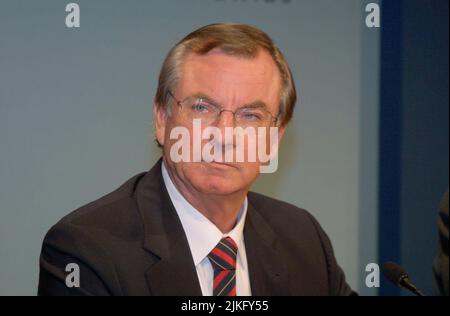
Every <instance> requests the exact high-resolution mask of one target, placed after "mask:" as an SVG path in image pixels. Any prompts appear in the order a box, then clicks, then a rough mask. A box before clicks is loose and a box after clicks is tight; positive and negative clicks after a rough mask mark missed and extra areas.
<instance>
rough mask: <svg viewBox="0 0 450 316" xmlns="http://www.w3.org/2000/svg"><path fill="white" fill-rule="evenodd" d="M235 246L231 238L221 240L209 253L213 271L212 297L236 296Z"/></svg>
mask: <svg viewBox="0 0 450 316" xmlns="http://www.w3.org/2000/svg"><path fill="white" fill-rule="evenodd" d="M236 256H237V245H236V243H235V242H234V240H233V239H232V238H231V237H226V238H223V239H222V240H221V241H219V243H218V244H217V246H216V247H215V248H214V249H213V250H212V251H211V252H210V253H209V255H208V259H209V261H210V262H211V265H212V267H213V269H214V284H213V295H214V296H236Z"/></svg>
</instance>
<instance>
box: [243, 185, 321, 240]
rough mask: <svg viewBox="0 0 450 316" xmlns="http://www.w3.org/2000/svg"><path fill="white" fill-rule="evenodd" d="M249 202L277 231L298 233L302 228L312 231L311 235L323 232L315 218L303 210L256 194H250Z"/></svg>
mask: <svg viewBox="0 0 450 316" xmlns="http://www.w3.org/2000/svg"><path fill="white" fill-rule="evenodd" d="M248 200H249V203H250V204H251V205H252V206H253V207H254V208H255V210H256V211H257V212H258V214H259V215H260V216H262V217H263V218H264V219H265V220H266V221H267V222H268V223H270V225H271V226H272V228H274V229H276V230H281V231H286V230H288V231H291V230H292V231H295V232H296V233H298V232H299V227H301V228H302V230H303V231H305V230H310V231H311V233H316V234H317V232H318V230H319V231H320V232H322V229H321V227H320V225H319V223H318V222H317V220H316V219H315V218H314V216H313V215H312V214H311V213H310V212H309V211H307V210H305V209H303V208H300V207H298V206H295V205H293V204H290V203H287V202H284V201H281V200H278V199H275V198H271V197H268V196H265V195H262V194H259V193H255V192H249V194H248Z"/></svg>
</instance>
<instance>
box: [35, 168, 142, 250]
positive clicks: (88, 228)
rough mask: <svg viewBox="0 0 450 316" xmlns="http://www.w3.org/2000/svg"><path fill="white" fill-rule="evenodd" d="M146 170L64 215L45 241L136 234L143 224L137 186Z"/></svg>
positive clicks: (68, 241) (74, 241)
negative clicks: (136, 194) (137, 199)
mask: <svg viewBox="0 0 450 316" xmlns="http://www.w3.org/2000/svg"><path fill="white" fill-rule="evenodd" d="M145 174H146V173H140V174H137V175H135V176H134V177H132V178H130V179H129V180H127V181H126V182H125V183H123V184H122V185H121V186H120V187H118V188H117V189H116V190H114V191H112V192H111V193H108V194H106V195H105V196H103V197H100V198H99V199H97V200H95V201H92V202H90V203H88V204H86V205H83V206H81V207H79V208H77V209H76V210H74V211H72V212H70V213H69V214H67V215H66V216H64V217H63V218H62V219H61V220H59V221H58V222H57V223H56V224H55V225H54V226H53V227H51V229H50V230H49V231H48V232H47V234H46V236H45V239H44V243H54V242H56V243H58V244H61V243H64V244H72V245H73V244H78V245H79V244H82V243H83V241H86V240H90V241H94V240H95V241H98V242H101V241H103V242H106V241H107V240H105V239H109V240H111V239H114V238H116V237H117V238H120V239H131V238H133V235H136V233H137V232H138V231H139V228H140V221H139V214H138V212H137V205H136V200H135V198H134V194H135V188H136V185H137V183H138V182H139V180H140V179H141V178H142V177H143V176H144V175H145Z"/></svg>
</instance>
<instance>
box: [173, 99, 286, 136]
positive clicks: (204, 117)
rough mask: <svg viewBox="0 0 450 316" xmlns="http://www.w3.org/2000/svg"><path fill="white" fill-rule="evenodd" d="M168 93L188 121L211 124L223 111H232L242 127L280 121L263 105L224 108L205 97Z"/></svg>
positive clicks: (269, 124)
mask: <svg viewBox="0 0 450 316" xmlns="http://www.w3.org/2000/svg"><path fill="white" fill-rule="evenodd" d="M168 94H169V95H170V96H171V97H172V98H173V99H174V100H175V102H176V104H177V105H178V106H179V107H180V109H181V111H180V113H181V115H182V118H183V119H184V120H186V121H187V122H193V120H194V119H200V120H201V123H202V124H205V125H210V124H213V123H214V122H217V120H218V119H219V118H220V115H221V114H222V113H223V112H231V113H233V115H234V119H235V122H236V125H237V126H241V127H244V128H245V127H255V128H256V127H269V126H271V125H272V124H273V123H275V124H276V123H277V122H278V117H279V114H278V115H277V116H273V115H272V113H270V112H269V111H268V110H266V109H265V108H264V107H261V106H255V107H242V108H239V109H237V110H236V111H231V110H227V109H222V108H221V107H219V106H217V105H215V104H214V103H213V102H212V101H210V100H208V99H207V98H204V97H197V96H191V97H187V98H186V99H184V100H182V101H180V100H178V99H177V98H175V96H174V95H173V93H172V92H171V91H168Z"/></svg>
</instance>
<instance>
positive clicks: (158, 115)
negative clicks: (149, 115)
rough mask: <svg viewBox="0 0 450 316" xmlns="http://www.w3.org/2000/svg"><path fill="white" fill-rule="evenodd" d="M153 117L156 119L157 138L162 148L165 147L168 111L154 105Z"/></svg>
mask: <svg viewBox="0 0 450 316" xmlns="http://www.w3.org/2000/svg"><path fill="white" fill-rule="evenodd" d="M153 117H154V118H155V136H156V139H157V140H158V142H159V143H160V144H161V146H164V138H165V134H166V123H167V113H166V109H165V108H164V107H162V106H160V105H158V104H156V103H155V104H153Z"/></svg>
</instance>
